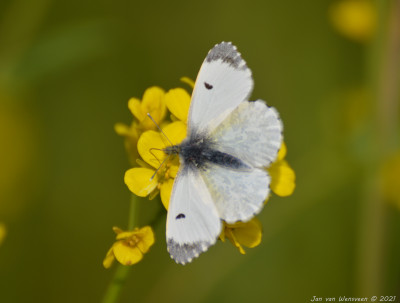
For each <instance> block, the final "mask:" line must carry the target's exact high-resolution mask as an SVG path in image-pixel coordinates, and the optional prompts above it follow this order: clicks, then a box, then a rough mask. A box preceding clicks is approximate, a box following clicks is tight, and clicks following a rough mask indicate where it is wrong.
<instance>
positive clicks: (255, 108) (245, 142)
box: [210, 101, 283, 167]
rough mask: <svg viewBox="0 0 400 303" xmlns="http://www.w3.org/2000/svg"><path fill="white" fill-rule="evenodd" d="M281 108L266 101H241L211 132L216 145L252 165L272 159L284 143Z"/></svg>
mask: <svg viewBox="0 0 400 303" xmlns="http://www.w3.org/2000/svg"><path fill="white" fill-rule="evenodd" d="M282 131H283V125H282V122H281V120H280V118H279V114H278V112H277V111H276V110H275V108H273V107H268V106H267V105H266V104H265V103H264V102H263V101H255V102H242V103H241V104H240V105H239V106H238V107H237V108H236V109H235V110H234V111H233V112H232V113H231V114H230V115H229V116H228V117H227V118H226V119H225V120H224V121H223V122H222V123H221V124H220V125H219V126H218V127H217V128H216V129H215V130H214V131H213V132H212V133H211V134H210V137H211V138H212V140H213V142H215V149H217V150H219V151H221V152H224V153H227V154H230V155H232V156H235V157H236V158H238V159H240V160H242V161H244V162H245V163H247V164H249V165H251V166H253V167H265V166H268V165H269V164H270V163H271V162H273V161H274V160H275V159H276V157H277V155H278V151H279V149H280V147H281V145H282V139H283V136H282Z"/></svg>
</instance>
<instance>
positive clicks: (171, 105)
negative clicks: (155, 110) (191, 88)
mask: <svg viewBox="0 0 400 303" xmlns="http://www.w3.org/2000/svg"><path fill="white" fill-rule="evenodd" d="M165 103H166V105H167V107H168V109H169V111H170V112H171V113H172V114H173V115H174V116H175V117H177V118H178V119H179V120H181V121H183V122H186V120H187V116H188V112H189V105H190V95H189V94H188V92H187V91H186V90H184V89H183V88H174V89H170V90H169V91H168V92H167V93H166V94H165Z"/></svg>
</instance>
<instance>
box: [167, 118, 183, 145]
mask: <svg viewBox="0 0 400 303" xmlns="http://www.w3.org/2000/svg"><path fill="white" fill-rule="evenodd" d="M186 129H187V127H186V124H185V123H183V122H182V121H176V122H172V123H170V124H168V125H167V126H166V127H164V129H163V132H164V133H165V134H166V135H167V137H168V139H169V140H170V141H171V142H172V143H173V144H174V145H178V144H180V143H181V142H182V141H183V139H185V138H186Z"/></svg>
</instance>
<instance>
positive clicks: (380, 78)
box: [356, 0, 400, 296]
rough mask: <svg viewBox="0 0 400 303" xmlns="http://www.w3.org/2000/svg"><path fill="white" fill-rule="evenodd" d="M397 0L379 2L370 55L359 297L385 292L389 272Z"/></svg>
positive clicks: (397, 75)
mask: <svg viewBox="0 0 400 303" xmlns="http://www.w3.org/2000/svg"><path fill="white" fill-rule="evenodd" d="M394 3H396V2H395V1H393V2H390V1H380V0H377V1H375V4H376V8H377V15H378V16H377V19H378V20H377V31H376V34H375V37H374V39H373V41H372V42H371V45H370V48H369V54H368V57H367V64H368V65H367V75H368V79H367V82H368V87H369V90H370V95H371V101H372V108H373V112H374V117H373V121H372V123H373V133H372V134H371V141H370V149H371V150H372V153H371V155H372V156H371V159H370V160H371V161H370V162H369V163H366V167H365V171H366V179H365V182H364V197H363V198H364V199H363V204H362V206H361V208H360V225H359V234H358V241H359V243H358V247H357V263H358V270H357V276H356V278H357V285H356V288H357V292H358V293H357V295H360V296H379V295H380V294H382V291H383V289H382V288H383V285H385V281H384V277H385V274H384V271H385V263H384V260H385V243H386V239H385V235H386V219H387V214H386V212H387V210H386V207H385V203H384V197H383V194H382V190H381V187H380V186H381V182H382V181H381V175H380V169H381V166H382V164H383V162H384V161H385V158H387V155H388V154H389V153H390V152H391V150H392V148H393V144H394V142H395V133H396V127H397V116H396V115H397V112H398V89H397V85H398V77H399V56H398V54H397V51H394V50H395V49H396V48H397V46H396V44H397V43H398V38H399V37H398V31H397V33H396V30H395V29H396V26H399V24H396V22H390V21H393V20H396V19H397V18H399V17H400V6H399V5H398V2H397V4H396V5H394Z"/></svg>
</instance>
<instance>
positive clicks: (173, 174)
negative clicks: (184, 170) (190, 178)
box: [169, 161, 179, 179]
mask: <svg viewBox="0 0 400 303" xmlns="http://www.w3.org/2000/svg"><path fill="white" fill-rule="evenodd" d="M174 164H175V163H174ZM178 170H179V162H178V161H177V163H176V165H171V167H170V168H169V176H170V177H171V178H174V179H175V178H176V175H177V174H178Z"/></svg>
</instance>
